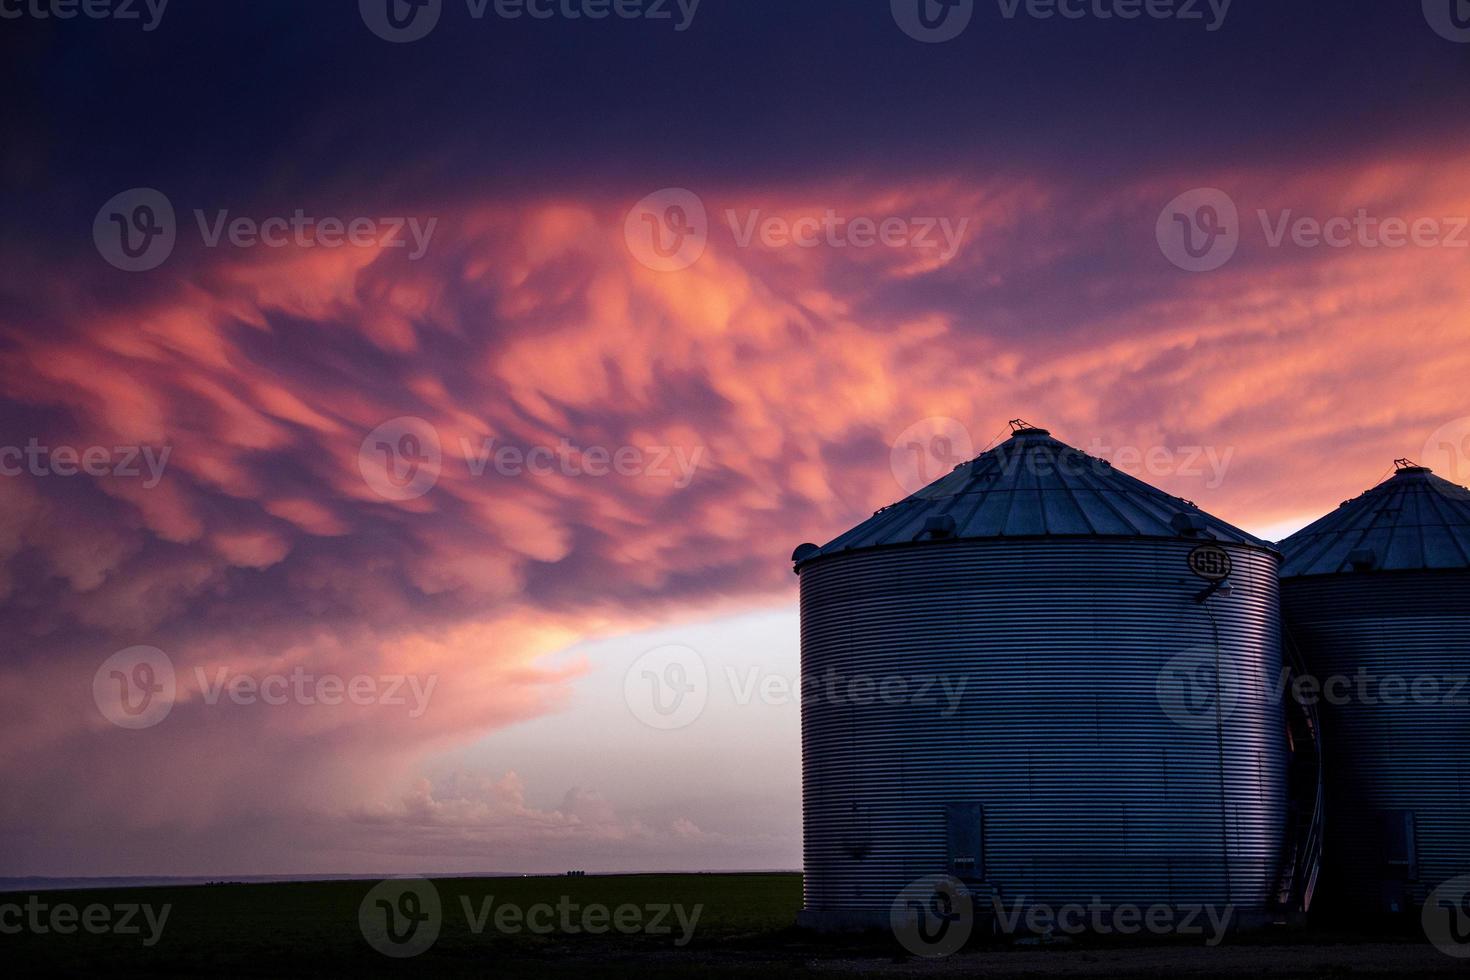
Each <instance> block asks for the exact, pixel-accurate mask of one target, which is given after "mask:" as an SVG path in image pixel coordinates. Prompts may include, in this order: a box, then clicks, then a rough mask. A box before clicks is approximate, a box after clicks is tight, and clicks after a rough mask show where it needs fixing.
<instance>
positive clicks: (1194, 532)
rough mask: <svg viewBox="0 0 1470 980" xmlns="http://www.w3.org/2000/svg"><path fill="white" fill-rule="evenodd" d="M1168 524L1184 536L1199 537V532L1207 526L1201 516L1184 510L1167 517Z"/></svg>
mask: <svg viewBox="0 0 1470 980" xmlns="http://www.w3.org/2000/svg"><path fill="white" fill-rule="evenodd" d="M1169 526H1170V527H1172V528H1173V529H1174V530H1175V531H1177V532H1178V533H1179V535H1180V536H1181V537H1185V538H1196V537H1199V535H1200V532H1201V531H1204V530H1205V529H1206V528H1208V527H1209V525H1208V524H1207V523H1205V519H1204V518H1203V517H1201V516H1200V515H1198V514H1191V513H1190V512H1189V511H1184V510H1181V511H1179V512H1178V513H1177V514H1175V515H1174V516H1173V517H1171V518H1169Z"/></svg>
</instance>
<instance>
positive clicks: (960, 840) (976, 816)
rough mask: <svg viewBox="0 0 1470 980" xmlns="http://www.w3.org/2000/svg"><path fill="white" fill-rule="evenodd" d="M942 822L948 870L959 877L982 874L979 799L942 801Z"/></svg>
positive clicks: (970, 878) (977, 878) (972, 877)
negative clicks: (947, 855)
mask: <svg viewBox="0 0 1470 980" xmlns="http://www.w3.org/2000/svg"><path fill="white" fill-rule="evenodd" d="M944 822H945V825H946V827H947V833H946V839H947V840H948V841H949V873H950V874H952V875H954V876H955V877H956V878H958V879H960V880H961V881H980V880H982V879H983V878H984V877H985V861H984V853H983V851H984V845H983V843H982V840H983V837H984V834H983V829H984V811H983V809H982V807H981V806H980V804H979V803H946V804H945V806H944Z"/></svg>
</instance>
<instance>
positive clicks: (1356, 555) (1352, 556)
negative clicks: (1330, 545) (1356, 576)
mask: <svg viewBox="0 0 1470 980" xmlns="http://www.w3.org/2000/svg"><path fill="white" fill-rule="evenodd" d="M1347 560H1348V564H1349V565H1351V566H1353V571H1355V572H1371V571H1373V569H1375V568H1377V567H1378V552H1376V551H1374V550H1373V549H1372V548H1354V549H1353V550H1352V551H1351V552H1350V553H1349V554H1348V559H1347Z"/></svg>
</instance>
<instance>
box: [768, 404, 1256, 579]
mask: <svg viewBox="0 0 1470 980" xmlns="http://www.w3.org/2000/svg"><path fill="white" fill-rule="evenodd" d="M1013 425H1016V423H1013ZM1058 536H1066V537H1145V538H1191V539H1200V540H1205V541H1209V540H1214V541H1224V542H1235V543H1238V544H1246V545H1252V546H1255V547H1260V548H1271V547H1272V546H1271V545H1270V544H1269V543H1268V542H1265V541H1262V540H1261V539H1259V538H1256V537H1254V536H1252V535H1250V534H1247V533H1246V532H1245V531H1242V530H1241V529H1240V528H1237V527H1234V526H1232V525H1230V524H1227V523H1226V522H1224V521H1222V520H1220V519H1219V518H1218V517H1215V516H1213V515H1211V514H1207V513H1205V512H1204V511H1202V510H1200V509H1199V508H1198V507H1196V506H1195V505H1194V504H1193V503H1191V502H1190V501H1188V500H1183V499H1181V498H1179V497H1173V496H1170V495H1169V494H1167V493H1164V492H1163V491H1162V490H1159V489H1158V488H1156V487H1152V486H1149V485H1148V484H1147V483H1144V482H1143V481H1142V480H1138V479H1135V478H1134V477H1131V476H1129V475H1128V474H1127V473H1124V472H1122V471H1120V470H1118V469H1116V468H1114V467H1113V465H1112V464H1111V463H1109V462H1108V461H1107V460H1104V459H1098V458H1097V457H1095V456H1089V455H1088V454H1086V453H1084V452H1082V451H1081V450H1079V449H1074V448H1073V447H1071V446H1068V445H1067V444H1065V443H1063V442H1059V441H1058V440H1056V439H1053V438H1052V436H1051V433H1050V432H1048V431H1047V430H1046V429H1038V428H1033V427H1029V426H1023V427H1020V428H1017V429H1016V430H1015V431H1014V432H1013V433H1012V435H1011V437H1010V438H1009V439H1008V440H1006V441H1005V442H1003V443H1002V444H1000V445H999V446H997V447H995V448H994V449H992V450H989V451H988V452H985V453H981V454H980V455H979V456H977V457H976V458H975V459H973V460H970V461H969V462H967V463H961V464H960V465H959V466H957V467H955V469H954V471H953V472H951V473H949V474H947V475H945V476H943V477H940V478H939V479H938V480H936V481H935V482H933V483H931V484H930V485H929V486H927V487H925V488H924V489H922V490H920V491H919V492H918V493H915V494H913V495H912V496H910V497H907V498H905V499H903V500H901V501H899V502H898V503H896V504H891V505H889V506H888V507H884V508H883V509H882V510H880V511H878V512H877V513H875V514H874V515H873V516H872V517H870V518H868V519H867V520H866V521H863V522H862V523H861V524H859V525H858V526H857V527H855V528H853V529H852V530H850V531H848V532H847V533H845V534H842V535H839V536H838V537H837V538H834V539H833V540H832V541H831V542H829V543H828V544H826V545H824V546H822V547H820V548H818V547H816V546H815V545H803V546H802V547H800V548H798V549H797V552H796V554H795V555H794V556H793V558H794V560H795V561H796V562H797V564H798V565H799V564H801V563H803V562H806V561H810V560H811V559H813V558H816V557H818V556H819V555H830V554H833V553H836V552H840V551H851V550H856V549H861V548H881V547H885V546H890V545H900V544H910V543H913V542H921V541H934V540H951V539H976V538H1014V537H1058Z"/></svg>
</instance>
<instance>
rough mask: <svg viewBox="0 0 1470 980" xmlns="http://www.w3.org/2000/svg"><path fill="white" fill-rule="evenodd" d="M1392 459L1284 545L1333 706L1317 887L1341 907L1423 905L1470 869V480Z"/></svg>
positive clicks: (1326, 733) (1302, 622)
mask: <svg viewBox="0 0 1470 980" xmlns="http://www.w3.org/2000/svg"><path fill="white" fill-rule="evenodd" d="M1396 469H1397V472H1395V473H1394V475H1393V476H1392V477H1391V478H1390V479H1388V480H1386V481H1385V482H1383V483H1381V484H1379V485H1378V486H1376V487H1374V488H1373V489H1372V490H1369V491H1368V492H1367V493H1364V494H1363V495H1362V496H1360V497H1358V498H1356V499H1354V500H1349V501H1347V502H1345V503H1343V504H1342V505H1341V506H1340V507H1339V508H1338V509H1337V510H1335V511H1334V512H1332V513H1331V514H1328V515H1327V516H1326V517H1323V518H1322V519H1321V520H1319V521H1317V522H1316V523H1314V524H1312V525H1310V526H1308V527H1306V528H1304V529H1303V530H1301V531H1299V532H1297V533H1296V534H1294V535H1292V536H1291V537H1289V538H1287V539H1286V540H1285V541H1283V542H1282V543H1281V550H1282V552H1283V554H1284V556H1285V561H1284V564H1283V566H1282V603H1283V612H1284V616H1285V621H1286V625H1287V629H1288V631H1289V635H1290V637H1291V638H1292V639H1293V640H1294V641H1295V642H1296V643H1297V644H1298V645H1299V646H1300V648H1301V650H1302V656H1303V659H1304V660H1305V661H1306V662H1307V667H1308V669H1309V670H1310V672H1311V674H1312V675H1313V677H1314V678H1315V683H1314V687H1313V690H1312V691H1311V692H1310V693H1309V696H1311V697H1312V698H1314V699H1318V700H1320V714H1321V717H1322V754H1323V760H1324V780H1325V785H1324V792H1325V801H1326V802H1325V812H1326V826H1325V839H1324V845H1323V851H1322V875H1321V886H1320V888H1319V890H1318V893H1319V895H1320V897H1321V901H1322V905H1323V906H1324V907H1326V908H1328V909H1331V910H1334V911H1339V912H1343V913H1359V914H1363V913H1368V914H1372V913H1378V912H1409V911H1413V910H1415V909H1416V908H1417V907H1418V906H1419V905H1420V904H1422V903H1423V901H1424V899H1425V897H1426V895H1427V894H1428V892H1430V891H1432V890H1433V889H1434V888H1435V887H1437V886H1438V885H1440V884H1441V883H1443V882H1445V881H1446V880H1448V879H1450V878H1453V877H1456V876H1458V875H1463V874H1467V873H1470V757H1467V755H1466V747H1467V746H1470V491H1467V490H1466V489H1465V488H1463V487H1459V486H1456V485H1455V484H1453V483H1450V482H1448V481H1446V480H1443V479H1441V478H1439V477H1437V476H1435V475H1434V474H1433V473H1431V472H1430V471H1429V470H1428V469H1427V468H1425V467H1422V466H1415V465H1413V464H1412V463H1410V462H1409V461H1408V460H1399V461H1397V463H1396ZM1416 685H1417V687H1416ZM1318 688H1320V693H1318Z"/></svg>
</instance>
